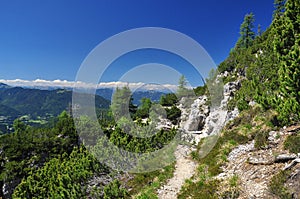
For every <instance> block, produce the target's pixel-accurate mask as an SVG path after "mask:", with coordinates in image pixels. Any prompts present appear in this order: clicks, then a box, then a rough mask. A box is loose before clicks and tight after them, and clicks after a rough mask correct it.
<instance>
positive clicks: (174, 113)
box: [166, 105, 181, 124]
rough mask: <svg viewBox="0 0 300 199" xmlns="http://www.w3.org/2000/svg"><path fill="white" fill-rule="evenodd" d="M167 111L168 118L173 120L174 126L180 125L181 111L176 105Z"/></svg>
mask: <svg viewBox="0 0 300 199" xmlns="http://www.w3.org/2000/svg"><path fill="white" fill-rule="evenodd" d="M166 111H167V118H168V119H169V120H171V122H172V123H173V124H178V122H179V119H180V116H181V110H180V109H179V108H177V107H176V106H175V105H173V106H172V107H171V108H166Z"/></svg>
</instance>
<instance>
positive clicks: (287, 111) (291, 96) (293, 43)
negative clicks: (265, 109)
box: [274, 0, 300, 124]
mask: <svg viewBox="0 0 300 199" xmlns="http://www.w3.org/2000/svg"><path fill="white" fill-rule="evenodd" d="M299 16H300V1H299V0H297V1H295V0H287V2H286V4H285V12H284V15H283V17H282V18H280V19H278V20H275V22H274V30H275V39H274V49H275V52H276V53H277V56H278V59H279V60H280V63H279V64H280V69H279V71H278V75H279V81H280V94H281V100H280V102H279V106H278V112H279V119H280V120H281V121H282V122H283V124H288V123H290V122H295V121H297V120H299V118H300V117H299V116H300V37H299V36H300V18H299Z"/></svg>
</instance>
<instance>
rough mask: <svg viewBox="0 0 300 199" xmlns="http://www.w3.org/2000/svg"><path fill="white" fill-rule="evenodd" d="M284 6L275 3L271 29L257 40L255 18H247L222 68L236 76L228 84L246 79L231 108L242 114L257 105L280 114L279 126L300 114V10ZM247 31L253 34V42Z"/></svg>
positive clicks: (293, 3) (290, 3)
mask: <svg viewBox="0 0 300 199" xmlns="http://www.w3.org/2000/svg"><path fill="white" fill-rule="evenodd" d="M284 2H285V1H276V2H275V8H276V9H275V11H274V19H273V22H272V24H271V26H270V27H269V28H268V29H267V30H266V31H265V32H263V33H262V34H261V35H257V36H256V37H255V38H253V37H252V35H253V34H252V33H253V25H251V24H252V23H253V18H254V16H253V15H252V14H249V15H246V17H245V21H244V23H243V24H242V25H241V38H240V39H239V41H238V43H237V45H236V47H235V48H234V49H233V50H232V51H231V53H230V55H229V57H228V58H227V59H226V60H225V61H224V62H223V63H221V64H220V66H219V71H220V72H223V71H229V72H231V73H232V75H231V76H230V77H226V78H225V80H224V81H225V82H226V81H228V80H227V79H228V78H231V79H232V78H233V77H235V78H237V77H238V75H243V76H245V78H244V79H243V80H242V87H241V89H240V90H239V91H238V92H237V93H236V95H235V98H234V100H233V101H232V102H231V103H232V104H234V105H233V106H231V107H234V106H237V107H238V108H239V110H245V109H248V108H249V106H248V103H249V102H250V101H255V102H257V103H259V104H261V105H262V106H263V107H264V109H265V110H268V109H274V110H277V111H278V113H279V114H278V117H277V119H278V122H279V123H280V124H281V125H288V124H292V123H295V122H297V121H298V120H299V113H300V111H299V107H300V105H299V99H300V98H299V88H300V86H299V85H300V84H299V79H300V72H299V57H300V55H299V31H300V30H299V29H300V28H299V17H297V16H299V9H300V8H299V7H300V6H299V2H298V1H287V2H286V4H284ZM284 5H285V6H284ZM245 31H246V32H247V31H248V32H251V34H250V35H249V37H250V38H249V39H247V36H246V35H248V34H246V33H245ZM252 38H253V39H252ZM242 41H243V42H242ZM248 41H251V42H248ZM245 42H246V43H248V44H247V45H246V44H245ZM240 43H244V44H245V45H240ZM232 104H231V105H232Z"/></svg>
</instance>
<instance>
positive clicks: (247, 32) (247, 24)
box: [237, 13, 255, 48]
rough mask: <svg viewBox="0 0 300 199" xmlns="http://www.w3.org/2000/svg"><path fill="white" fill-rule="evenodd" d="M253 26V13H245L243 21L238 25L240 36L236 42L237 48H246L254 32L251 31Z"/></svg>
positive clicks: (253, 36) (251, 40)
mask: <svg viewBox="0 0 300 199" xmlns="http://www.w3.org/2000/svg"><path fill="white" fill-rule="evenodd" d="M253 28H254V15H253V13H250V14H246V16H245V18H244V22H243V23H242V24H241V27H240V35H241V36H240V38H239V41H238V42H237V48H248V47H249V46H250V45H251V44H252V42H253V40H254V38H255V32H254V31H253Z"/></svg>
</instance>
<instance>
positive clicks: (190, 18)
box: [0, 0, 273, 81]
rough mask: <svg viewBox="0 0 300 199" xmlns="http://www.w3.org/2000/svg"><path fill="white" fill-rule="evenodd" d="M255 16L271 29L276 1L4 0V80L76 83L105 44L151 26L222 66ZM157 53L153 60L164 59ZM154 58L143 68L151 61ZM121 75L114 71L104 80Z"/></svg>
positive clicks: (0, 34)
mask: <svg viewBox="0 0 300 199" xmlns="http://www.w3.org/2000/svg"><path fill="white" fill-rule="evenodd" d="M249 12H253V13H254V15H255V19H256V22H255V24H256V26H257V25H258V24H261V26H262V29H263V30H265V28H266V27H268V26H269V25H270V23H271V20H272V12H273V0H244V1H241V0H226V1H225V0H209V1H202V0H190V1H179V0H178V1H177V0H176V1H175V0H151V1H150V0H127V1H123V0H118V1H116V0H89V1H83V0H81V1H79V0H72V1H71V0H68V1H67V0H43V1H41V0H26V1H23V0H1V1H0V79H10V80H11V79H25V80H35V79H46V80H56V79H61V80H68V81H74V80H75V78H76V73H77V71H78V69H79V67H80V65H81V63H82V62H83V60H84V59H85V57H86V56H87V55H88V54H89V52H90V51H91V50H92V49H93V48H95V47H96V46H97V45H98V44H99V43H100V42H102V41H103V40H105V39H107V38H109V37H111V36H113V35H115V34H117V33H119V32H122V31H125V30H128V29H132V28H139V27H149V26H150V27H163V28H169V29H173V30H176V31H179V32H182V33H184V34H186V35H188V36H190V37H191V38H193V39H194V40H196V41H197V42H198V43H199V44H201V45H202V46H203V47H204V48H205V49H206V51H207V52H208V53H209V54H210V56H211V57H212V59H213V60H214V61H215V62H216V63H217V64H218V63H220V62H221V61H222V60H224V59H225V58H226V57H227V55H228V53H229V51H230V49H231V48H232V47H233V46H234V44H235V42H236V41H237V39H238V37H239V26H240V24H241V23H242V21H243V18H244V15H245V14H247V13H249ZM152 53H153V52H152ZM155 53H157V52H155ZM155 53H154V54H153V55H152V57H159V56H158V54H157V55H155ZM150 54H151V52H150ZM146 57H147V56H146ZM149 57H151V56H148V58H145V59H144V60H143V59H141V60H140V64H141V63H143V62H145V64H146V63H147V62H151V60H150V59H149ZM124 60H126V59H124ZM127 60H128V59H127ZM161 60H163V59H161ZM156 61H160V60H159V59H157V60H156ZM121 64H123V65H124V64H125V63H121ZM128 67H129V68H130V66H128ZM178 67H179V68H178V70H179V71H180V70H181V71H184V70H185V69H184V68H181V69H180V67H184V66H178ZM129 68H128V69H129ZM120 71H122V70H120ZM186 72H190V73H193V72H192V71H186ZM120 76H121V73H120V74H116V72H115V71H112V72H111V73H109V71H108V72H107V75H106V76H105V78H104V80H105V81H116V80H118V78H120ZM193 81H194V80H193Z"/></svg>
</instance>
